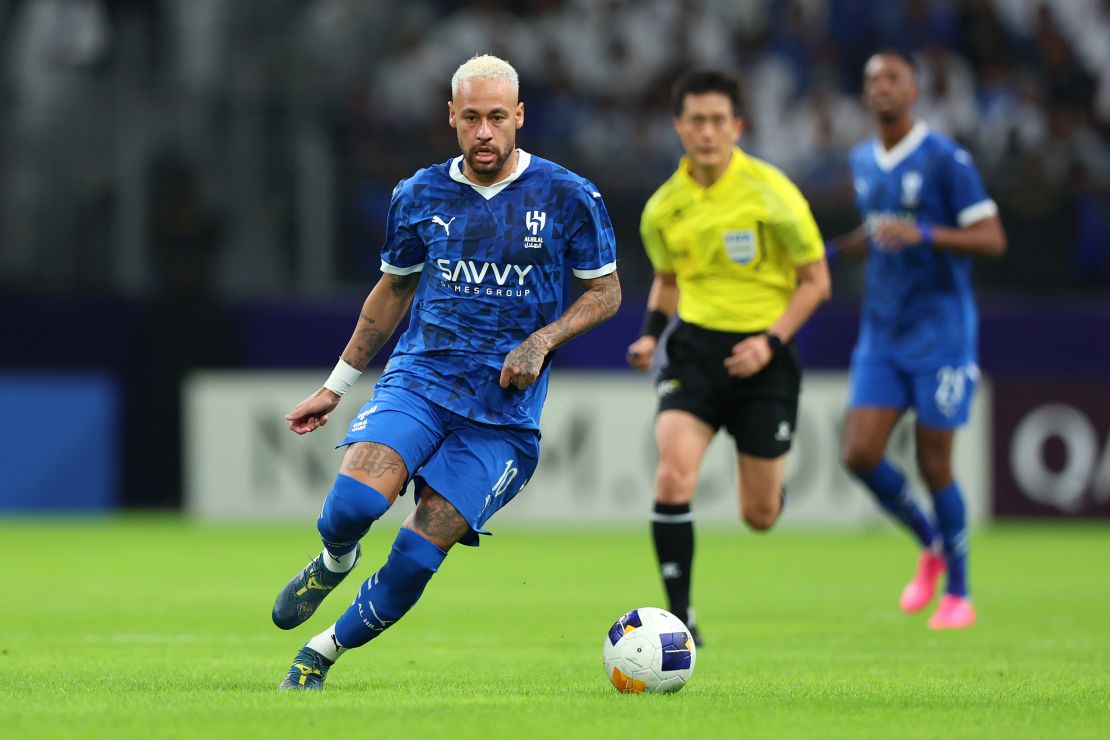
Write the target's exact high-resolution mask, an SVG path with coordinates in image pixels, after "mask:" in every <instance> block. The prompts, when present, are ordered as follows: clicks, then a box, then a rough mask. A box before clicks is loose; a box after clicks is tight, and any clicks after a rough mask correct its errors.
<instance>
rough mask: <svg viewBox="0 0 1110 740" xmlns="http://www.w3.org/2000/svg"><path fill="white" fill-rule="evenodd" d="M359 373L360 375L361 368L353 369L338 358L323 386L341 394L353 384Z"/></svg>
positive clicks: (336, 393)
mask: <svg viewBox="0 0 1110 740" xmlns="http://www.w3.org/2000/svg"><path fill="white" fill-rule="evenodd" d="M360 375H362V371H361V370H355V369H354V368H353V367H351V366H350V365H348V364H347V363H346V362H344V361H343V359H342V358H340V360H339V362H337V363H335V369H334V370H332V371H331V375H329V376H328V379H327V380H326V381H324V387H325V388H327V389H328V390H329V391H331V392H332V393H334V394H335V395H337V396H342V395H343V394H344V393H346V392H347V389H348V388H350V387H351V386H352V385H354V384H355V381H356V380H358V376H360Z"/></svg>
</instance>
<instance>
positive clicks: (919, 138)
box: [872, 121, 929, 172]
mask: <svg viewBox="0 0 1110 740" xmlns="http://www.w3.org/2000/svg"><path fill="white" fill-rule="evenodd" d="M928 135H929V127H928V126H926V125H925V122H924V121H918V122H917V123H915V124H914V125H913V128H911V129H910V130H909V133H907V134H906V135H905V136H903V137H902V140H901V141H899V142H898V143H897V144H895V145H894V146H892V147H891V148H890V149H885V148H883V144H882V142H881V141H880V140H879V139H878V137H876V138H875V140H874V141H873V142H872V149H873V150H874V152H875V163H876V164H877V165H879V169H880V170H882V171H883V172H890V171H891V170H892V169H894V168H895V167H897V166H898V165H900V164H901V163H902V160H904V159H905V158H906V157H908V156H910V155H911V154H913V153H914V150H916V149H917V147H919V146H921V142H923V141H925V137H926V136H928Z"/></svg>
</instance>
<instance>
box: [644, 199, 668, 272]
mask: <svg viewBox="0 0 1110 740" xmlns="http://www.w3.org/2000/svg"><path fill="white" fill-rule="evenodd" d="M640 241H642V242H643V243H644V251H645V252H647V256H648V259H649V260H651V266H652V267H654V268H655V271H656V272H674V263H673V262H672V261H671V253H670V252H668V251H667V243H666V242H665V241H663V232H662V231H660V229H659V224H658V222H657V220H656V218H655V209H654V208H652V205H651V201H648V204H647V205H646V206H644V212H643V213H642V214H641V215H640Z"/></svg>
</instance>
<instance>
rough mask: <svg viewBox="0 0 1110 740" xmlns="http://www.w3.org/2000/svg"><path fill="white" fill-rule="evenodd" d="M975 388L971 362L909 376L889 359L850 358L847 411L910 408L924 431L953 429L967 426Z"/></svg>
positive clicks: (975, 373)
mask: <svg viewBox="0 0 1110 740" xmlns="http://www.w3.org/2000/svg"><path fill="white" fill-rule="evenodd" d="M978 387H979V367H978V365H976V364H975V363H974V362H969V363H967V364H964V365H943V366H941V367H937V368H934V369H931V370H928V371H922V372H909V371H907V370H903V369H902V368H900V367H899V366H898V365H897V364H896V363H895V362H893V361H892V360H890V359H889V358H885V357H876V356H862V357H861V356H856V355H853V356H852V367H851V392H850V394H849V401H848V407H849V408H858V407H861V406H878V407H881V408H894V409H898V410H899V411H905V410H906V409H909V408H912V409H913V410H914V412H916V414H917V422H918V423H919V424H921V425H922V426H924V427H928V428H930V429H955V428H957V427H961V426H963V425H964V424H966V423H967V420H968V417H969V416H970V415H971V402H972V400H974V398H975V391H976V390H977V389H978Z"/></svg>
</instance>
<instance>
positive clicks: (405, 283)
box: [384, 272, 420, 295]
mask: <svg viewBox="0 0 1110 740" xmlns="http://www.w3.org/2000/svg"><path fill="white" fill-rule="evenodd" d="M384 279H385V280H388V281H389V292H390V293H393V294H394V295H401V294H403V293H405V292H407V291H409V290H411V289H412V288H415V287H416V283H417V282H419V280H420V273H419V272H414V273H412V274H411V275H386V276H385V278H384Z"/></svg>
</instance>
